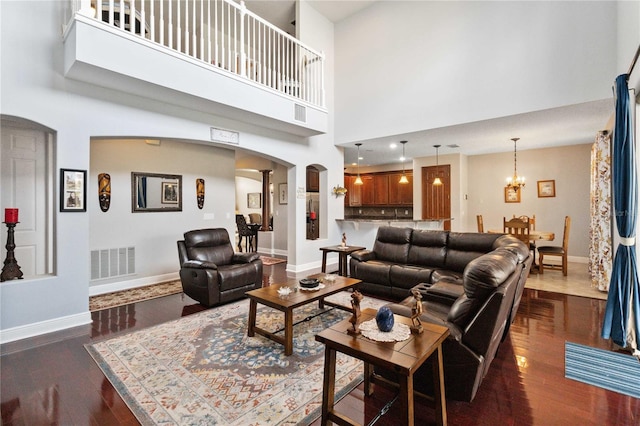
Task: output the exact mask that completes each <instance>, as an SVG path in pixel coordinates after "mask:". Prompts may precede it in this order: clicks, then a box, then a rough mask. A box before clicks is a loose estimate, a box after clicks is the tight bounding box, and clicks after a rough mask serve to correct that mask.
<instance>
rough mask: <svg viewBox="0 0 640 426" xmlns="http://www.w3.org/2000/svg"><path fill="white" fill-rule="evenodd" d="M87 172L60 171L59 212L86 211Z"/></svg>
mask: <svg viewBox="0 0 640 426" xmlns="http://www.w3.org/2000/svg"><path fill="white" fill-rule="evenodd" d="M86 182H87V171H86V170H73V169H60V211H61V212H86V211H87V203H86V200H87V185H86Z"/></svg>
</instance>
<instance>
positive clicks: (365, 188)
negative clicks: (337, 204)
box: [344, 171, 413, 207]
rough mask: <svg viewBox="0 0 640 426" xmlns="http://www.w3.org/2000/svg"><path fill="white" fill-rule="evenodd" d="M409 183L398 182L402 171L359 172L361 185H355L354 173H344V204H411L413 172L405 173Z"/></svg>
mask: <svg viewBox="0 0 640 426" xmlns="http://www.w3.org/2000/svg"><path fill="white" fill-rule="evenodd" d="M405 174H406V176H407V179H408V180H409V183H406V184H402V183H400V177H402V172H400V171H394V172H384V173H366V174H361V175H360V178H361V179H362V185H355V184H354V181H355V180H356V175H345V176H344V186H345V188H347V194H346V195H345V198H344V205H345V206H347V207H354V206H413V173H411V172H407V173H405Z"/></svg>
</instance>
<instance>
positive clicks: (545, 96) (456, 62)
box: [335, 1, 638, 142]
mask: <svg viewBox="0 0 640 426" xmlns="http://www.w3.org/2000/svg"><path fill="white" fill-rule="evenodd" d="M617 3H618V2H606V1H600V2H585V1H576V2H484V1H483V2H469V1H467V2H442V1H441V2H434V1H419V2H416V1H380V2H376V3H374V4H372V5H371V6H370V7H368V8H366V9H364V10H363V11H362V12H361V13H358V14H355V15H352V16H351V17H349V18H347V19H345V20H343V21H341V22H339V23H338V24H337V25H336V31H335V40H336V72H335V75H336V93H338V94H339V96H337V97H336V99H337V102H336V114H335V115H336V118H337V119H336V140H337V141H339V142H349V141H356V140H362V139H368V138H376V137H382V136H388V135H394V134H400V133H405V132H412V131H418V130H424V129H430V128H437V127H442V126H449V125H454V124H459V123H466V122H472V121H478V120H484V119H490V118H496V117H503V116H508V115H513V114H518V113H524V112H530V111H536V110H543V109H547V108H553V107H558V106H563V105H572V104H577V103H581V102H587V101H593V100H599V99H609V98H610V97H611V91H610V87H611V82H612V79H613V78H614V77H615V75H616V69H615V65H616V49H615V48H612V47H613V46H616V37H617V27H616V17H617V10H616V7H617V5H616V4H617ZM623 3H624V2H623ZM635 16H636V18H637V16H638V15H637V14H636V15H635ZM637 26H638V24H637V23H636V28H637ZM636 46H637V41H636ZM626 60H628V61H630V58H629V59H626ZM603 77H604V78H603Z"/></svg>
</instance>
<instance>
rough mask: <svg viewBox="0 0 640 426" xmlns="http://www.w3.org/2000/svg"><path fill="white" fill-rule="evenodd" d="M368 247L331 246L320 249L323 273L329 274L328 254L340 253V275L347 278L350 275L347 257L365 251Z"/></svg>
mask: <svg viewBox="0 0 640 426" xmlns="http://www.w3.org/2000/svg"><path fill="white" fill-rule="evenodd" d="M364 249H366V247H359V246H345V247H342V246H329V247H320V250H322V272H327V253H338V274H339V275H341V276H343V277H346V276H348V275H349V270H348V268H347V257H348V256H349V255H350V254H351V253H353V252H354V251H358V250H364Z"/></svg>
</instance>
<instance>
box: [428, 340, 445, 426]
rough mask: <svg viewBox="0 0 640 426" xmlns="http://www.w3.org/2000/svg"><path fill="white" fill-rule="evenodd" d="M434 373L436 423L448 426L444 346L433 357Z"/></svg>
mask: <svg viewBox="0 0 640 426" xmlns="http://www.w3.org/2000/svg"><path fill="white" fill-rule="evenodd" d="M431 362H432V369H433V370H432V371H433V390H434V403H435V405H436V423H437V424H439V425H446V424H447V400H446V398H445V394H444V367H443V365H442V345H439V346H438V349H437V350H435V351H434V352H433V355H432V356H431Z"/></svg>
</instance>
